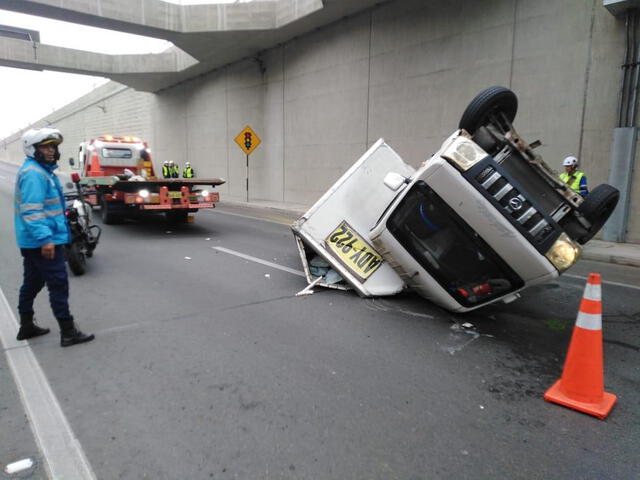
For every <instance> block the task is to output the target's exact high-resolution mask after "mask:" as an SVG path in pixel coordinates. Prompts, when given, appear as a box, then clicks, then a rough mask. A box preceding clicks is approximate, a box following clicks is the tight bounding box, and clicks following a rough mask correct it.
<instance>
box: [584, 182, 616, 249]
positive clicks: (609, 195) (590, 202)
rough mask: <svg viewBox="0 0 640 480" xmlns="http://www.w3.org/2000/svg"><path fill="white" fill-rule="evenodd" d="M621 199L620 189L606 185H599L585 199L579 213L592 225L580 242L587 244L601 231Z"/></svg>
mask: <svg viewBox="0 0 640 480" xmlns="http://www.w3.org/2000/svg"><path fill="white" fill-rule="evenodd" d="M619 198H620V192H619V191H618V189H617V188H615V187H612V186H611V185H607V184H606V183H603V184H602V185H598V186H597V187H596V188H594V189H593V190H592V191H591V193H590V194H589V195H587V196H586V197H585V199H584V201H583V202H582V203H581V204H580V206H579V207H578V211H579V212H580V213H581V214H582V216H584V217H585V218H586V219H587V220H588V221H589V223H591V228H590V229H589V230H588V231H587V233H586V234H585V235H583V236H582V237H580V238H579V239H578V242H580V243H581V244H585V243H587V242H588V241H589V240H591V239H592V238H593V236H594V235H595V234H596V233H598V232H599V231H600V229H601V228H602V227H603V225H604V224H605V223H606V221H607V220H608V219H609V217H610V216H611V214H612V213H613V211H614V210H615V208H616V205H617V204H618V199H619Z"/></svg>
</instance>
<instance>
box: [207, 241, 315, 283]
mask: <svg viewBox="0 0 640 480" xmlns="http://www.w3.org/2000/svg"><path fill="white" fill-rule="evenodd" d="M211 248H213V249H215V250H218V251H220V252H224V253H228V254H230V255H235V256H236V257H240V258H244V259H245V260H249V261H251V262H256V263H260V264H262V265H266V266H267V267H272V268H277V269H278V270H282V271H283V272H289V273H293V274H294V275H299V276H300V277H306V275H305V274H304V272H301V271H300V270H294V269H293V268H289V267H285V266H282V265H278V264H277V263H273V262H268V261H266V260H262V259H261V258H256V257H252V256H251V255H245V254H244V253H240V252H236V251H235V250H229V249H228V248H224V247H211Z"/></svg>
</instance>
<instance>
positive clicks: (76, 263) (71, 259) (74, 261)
mask: <svg viewBox="0 0 640 480" xmlns="http://www.w3.org/2000/svg"><path fill="white" fill-rule="evenodd" d="M66 254H67V263H68V264H69V270H71V272H72V273H73V274H74V275H82V274H84V272H86V271H87V259H86V258H85V255H84V253H82V250H80V246H79V245H78V244H77V243H72V244H70V245H68V246H67V248H66Z"/></svg>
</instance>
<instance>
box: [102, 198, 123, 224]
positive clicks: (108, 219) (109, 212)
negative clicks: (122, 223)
mask: <svg viewBox="0 0 640 480" xmlns="http://www.w3.org/2000/svg"><path fill="white" fill-rule="evenodd" d="M100 217H101V218H102V221H103V222H104V223H105V224H106V225H113V224H114V223H118V221H119V220H120V217H119V216H118V215H117V214H116V213H114V211H113V207H112V206H111V205H109V202H107V201H106V200H105V199H104V197H102V198H101V199H100Z"/></svg>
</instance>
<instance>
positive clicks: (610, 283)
mask: <svg viewBox="0 0 640 480" xmlns="http://www.w3.org/2000/svg"><path fill="white" fill-rule="evenodd" d="M562 276H563V277H569V278H576V279H578V280H585V281H586V280H587V277H583V276H581V275H569V274H568V273H565V274H564V275H562ZM560 278H562V277H560ZM602 284H603V285H615V286H616V287H623V288H631V289H633V290H640V287H638V286H636V285H629V284H628V283H620V282H609V281H607V280H602Z"/></svg>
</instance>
